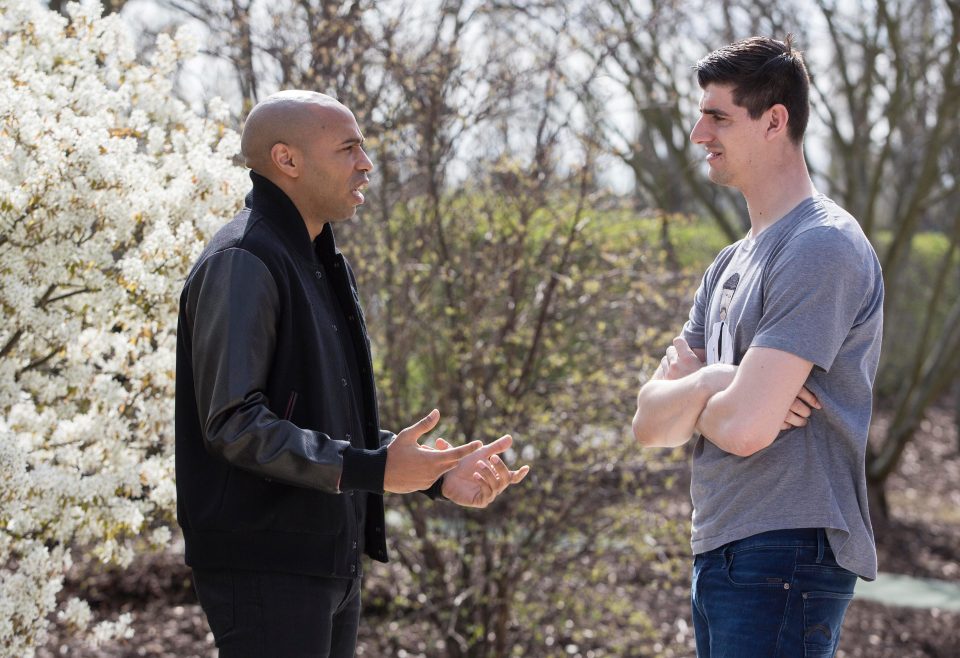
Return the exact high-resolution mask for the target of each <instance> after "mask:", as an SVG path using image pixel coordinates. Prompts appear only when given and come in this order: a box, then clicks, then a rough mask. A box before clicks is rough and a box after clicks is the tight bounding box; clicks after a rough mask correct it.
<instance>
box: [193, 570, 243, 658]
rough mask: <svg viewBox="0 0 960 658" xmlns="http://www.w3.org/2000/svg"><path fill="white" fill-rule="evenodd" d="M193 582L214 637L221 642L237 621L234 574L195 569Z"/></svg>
mask: <svg viewBox="0 0 960 658" xmlns="http://www.w3.org/2000/svg"><path fill="white" fill-rule="evenodd" d="M193 583H194V587H195V588H196V591H197V598H198V599H200V607H201V608H203V613H204V614H205V615H206V616H207V623H208V624H209V625H210V630H211V631H212V632H213V638H214V640H215V641H216V642H217V644H219V643H220V641H221V640H222V639H223V637H224V636H225V635H227V634H228V633H229V632H230V631H232V630H233V627H234V624H235V622H236V607H235V602H236V591H235V584H234V580H233V574H232V573H230V572H229V571H221V570H206V569H204V570H199V571H198V570H194V572H193Z"/></svg>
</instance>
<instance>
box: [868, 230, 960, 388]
mask: <svg viewBox="0 0 960 658" xmlns="http://www.w3.org/2000/svg"><path fill="white" fill-rule="evenodd" d="M890 239H891V235H890V233H889V232H882V233H880V235H879V236H878V242H879V243H880V244H879V245H878V246H880V247H882V248H885V247H886V246H887V245H888V243H889V242H890ZM949 249H950V239H949V237H948V236H946V235H944V234H943V233H940V232H934V231H930V232H924V233H918V234H917V235H915V236H914V237H913V240H912V244H911V247H910V252H909V256H908V257H907V259H906V262H905V264H904V266H903V267H902V268H901V270H900V273H899V275H898V276H897V280H896V281H895V282H890V281H887V287H888V289H889V288H890V286H891V285H895V286H896V287H897V288H898V289H899V290H900V291H902V292H901V294H898V295H896V296H894V297H893V298H892V299H893V306H892V308H887V309H886V315H885V316H884V324H885V325H886V326H885V328H884V346H883V347H884V348H883V352H882V354H881V359H880V370H879V372H878V374H877V386H876V395H877V398H878V399H880V400H887V399H890V398H891V397H893V396H894V395H896V394H897V393H898V392H899V391H900V389H901V388H902V386H903V383H904V382H905V381H909V378H910V372H911V371H912V370H913V369H914V367H915V366H916V364H917V361H918V359H919V360H922V359H925V358H926V357H927V355H926V354H917V352H916V350H917V347H918V345H919V343H920V338H921V336H922V334H923V331H924V327H925V325H926V324H927V323H928V321H931V320H932V324H933V326H934V327H941V326H942V325H943V323H944V321H945V320H946V317H947V314H948V313H949V312H950V306H951V302H952V301H953V300H956V299H957V297H958V296H960V279H958V278H957V277H956V276H955V275H954V276H948V277H947V279H946V280H945V286H946V287H945V290H944V293H943V295H942V300H943V301H944V302H945V303H940V304H938V305H936V307H935V308H934V309H933V310H932V311H931V309H930V301H931V298H932V296H933V294H934V283H933V282H934V281H936V279H937V276H938V273H939V271H940V269H941V267H942V266H943V261H944V258H945V256H946V255H947V252H948V250H949ZM952 262H953V265H952V267H953V269H954V272H956V271H957V268H960V254H957V253H956V252H954V253H953V254H952ZM931 315H932V317H931Z"/></svg>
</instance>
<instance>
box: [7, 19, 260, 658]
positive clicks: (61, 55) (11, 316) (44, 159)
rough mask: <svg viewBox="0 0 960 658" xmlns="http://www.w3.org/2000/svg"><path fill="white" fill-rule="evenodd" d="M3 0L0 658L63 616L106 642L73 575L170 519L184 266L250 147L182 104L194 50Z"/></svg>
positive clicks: (25, 651)
mask: <svg viewBox="0 0 960 658" xmlns="http://www.w3.org/2000/svg"><path fill="white" fill-rule="evenodd" d="M66 11H67V13H68V14H69V20H68V19H66V18H63V17H61V16H60V15H58V14H56V13H54V12H52V11H49V10H47V9H44V8H42V7H40V6H39V4H37V3H31V2H0V87H2V90H3V91H2V93H0V163H2V164H0V308H2V309H3V318H4V322H3V325H2V326H0V464H2V472H3V477H2V478H0V654H2V655H5V656H29V655H33V650H34V647H36V646H37V645H39V644H42V643H43V639H44V637H45V634H46V629H47V624H48V622H49V621H50V620H51V619H52V618H56V619H57V620H58V622H59V623H62V624H66V625H69V626H71V627H73V628H74V629H75V632H78V633H84V634H88V635H89V637H90V639H91V641H92V642H98V641H102V640H105V639H107V638H109V637H110V636H111V635H115V634H118V633H119V634H123V633H125V632H126V631H125V623H126V619H125V618H124V617H121V618H120V619H116V620H108V621H105V622H103V623H100V624H98V625H97V626H96V627H94V628H88V625H89V622H90V620H91V616H92V615H91V611H90V609H89V607H88V606H87V604H86V603H85V602H83V601H82V600H80V599H76V598H73V599H70V600H67V601H64V600H58V596H57V594H58V592H59V590H60V588H61V585H62V582H63V576H64V572H65V570H66V569H67V568H68V567H69V566H70V564H71V563H72V562H73V561H74V560H76V561H78V562H83V561H88V560H99V561H101V562H104V563H117V564H121V565H125V564H128V563H129V562H130V560H131V559H132V557H133V553H134V551H135V550H137V549H142V548H143V547H144V546H146V545H154V546H164V545H166V543H167V542H168V541H169V538H170V530H169V526H170V524H171V523H172V522H173V513H174V502H175V501H174V497H175V493H174V487H173V451H172V445H173V417H172V413H171V400H172V399H173V384H174V362H175V343H176V335H175V327H176V321H175V320H176V308H177V298H178V296H179V291H180V285H181V282H182V280H183V278H184V276H185V274H186V268H187V267H188V266H189V264H190V262H191V261H192V260H193V258H195V257H196V256H197V255H198V254H199V250H200V249H201V248H202V246H203V244H204V242H205V240H206V238H207V237H208V235H209V232H210V230H211V229H212V228H214V227H215V226H217V225H218V224H219V223H220V222H221V221H222V218H223V217H224V216H225V215H227V214H229V213H230V212H231V211H233V210H234V209H235V208H236V204H237V201H238V199H240V198H241V188H240V181H241V177H242V172H241V171H240V170H238V169H236V168H234V167H232V166H231V165H230V159H231V157H232V155H233V153H234V152H235V151H236V149H237V147H238V140H237V138H236V134H235V133H234V132H232V131H230V130H228V129H227V128H226V126H225V124H224V120H225V119H226V118H227V112H226V111H225V108H224V107H223V106H222V105H220V104H218V103H216V102H214V103H211V104H210V106H209V112H210V118H208V119H200V118H199V117H197V116H195V115H194V114H192V113H191V112H190V111H189V110H188V109H187V108H186V106H185V105H184V104H183V103H182V102H180V101H177V100H175V99H172V98H171V91H172V77H173V73H174V70H175V67H176V63H177V61H178V60H179V59H181V58H184V57H187V56H189V55H190V54H191V50H190V46H189V44H187V43H184V42H183V41H182V40H181V41H178V40H174V39H171V38H169V37H163V38H161V39H160V40H159V41H158V43H157V49H156V54H155V56H154V58H153V59H152V61H151V62H150V63H149V64H146V65H144V64H138V63H137V62H136V61H135V51H134V48H133V46H132V42H131V40H130V38H129V36H128V35H127V33H126V31H125V30H124V29H123V26H122V24H121V23H120V21H119V19H118V18H117V16H116V15H114V16H110V17H108V18H101V17H100V8H99V7H98V6H96V5H95V4H87V5H83V6H80V5H76V4H72V5H69V6H68V7H67V8H66Z"/></svg>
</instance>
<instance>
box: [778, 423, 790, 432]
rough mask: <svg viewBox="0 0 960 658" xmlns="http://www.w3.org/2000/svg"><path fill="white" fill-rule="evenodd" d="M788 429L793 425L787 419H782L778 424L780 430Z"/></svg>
mask: <svg viewBox="0 0 960 658" xmlns="http://www.w3.org/2000/svg"><path fill="white" fill-rule="evenodd" d="M789 429H793V425H791V424H790V423H788V422H787V421H783V425H781V426H780V431H781V432H783V431H785V430H789Z"/></svg>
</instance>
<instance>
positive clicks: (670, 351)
mask: <svg viewBox="0 0 960 658" xmlns="http://www.w3.org/2000/svg"><path fill="white" fill-rule="evenodd" d="M666 357H667V359H668V360H670V361H676V360H677V348H676V347H674V346H673V345H671V346H670V347H668V348H667V354H666Z"/></svg>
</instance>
